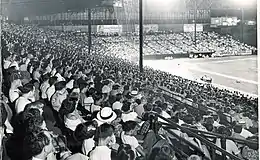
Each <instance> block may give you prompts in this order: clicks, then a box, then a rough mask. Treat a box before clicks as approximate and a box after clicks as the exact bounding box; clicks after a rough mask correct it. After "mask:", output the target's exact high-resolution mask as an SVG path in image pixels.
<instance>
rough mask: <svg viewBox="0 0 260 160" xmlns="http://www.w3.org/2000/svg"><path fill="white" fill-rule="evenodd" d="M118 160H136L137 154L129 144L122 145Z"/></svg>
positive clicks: (118, 152)
mask: <svg viewBox="0 0 260 160" xmlns="http://www.w3.org/2000/svg"><path fill="white" fill-rule="evenodd" d="M117 160H135V152H134V151H133V150H132V148H131V146H130V145H129V144H122V145H121V146H120V147H119V149H118V151H117Z"/></svg>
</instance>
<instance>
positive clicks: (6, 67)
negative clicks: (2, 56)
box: [4, 60, 12, 69]
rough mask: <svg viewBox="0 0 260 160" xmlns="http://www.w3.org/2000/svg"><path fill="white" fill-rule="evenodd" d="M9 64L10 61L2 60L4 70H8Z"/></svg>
mask: <svg viewBox="0 0 260 160" xmlns="http://www.w3.org/2000/svg"><path fill="white" fill-rule="evenodd" d="M11 63H12V62H11V61H6V60H4V69H8V68H9V66H10V65H11Z"/></svg>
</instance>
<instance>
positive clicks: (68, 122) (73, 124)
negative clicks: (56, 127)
mask: <svg viewBox="0 0 260 160" xmlns="http://www.w3.org/2000/svg"><path fill="white" fill-rule="evenodd" d="M64 123H65V126H66V127H67V128H69V129H71V130H72V131H75V130H76V128H77V126H78V125H79V124H81V123H82V121H81V120H80V119H75V120H71V119H68V118H67V117H66V116H65V117H64Z"/></svg>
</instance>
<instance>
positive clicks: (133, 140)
mask: <svg viewBox="0 0 260 160" xmlns="http://www.w3.org/2000/svg"><path fill="white" fill-rule="evenodd" d="M121 140H122V142H123V143H124V144H129V145H130V146H131V148H132V150H134V151H135V149H136V148H137V147H138V146H139V143H138V140H137V139H136V138H135V137H134V136H130V135H125V132H122V133H121Z"/></svg>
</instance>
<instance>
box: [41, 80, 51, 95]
mask: <svg viewBox="0 0 260 160" xmlns="http://www.w3.org/2000/svg"><path fill="white" fill-rule="evenodd" d="M49 87H50V84H49V81H45V82H43V83H42V85H41V87H40V90H41V93H42V94H41V97H42V99H47V98H48V97H47V93H46V92H47V89H48V88H49Z"/></svg>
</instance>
